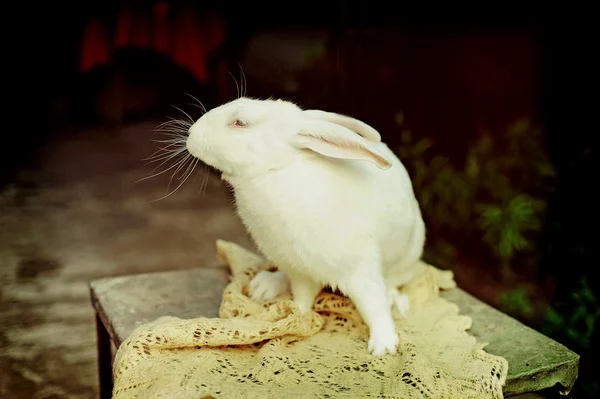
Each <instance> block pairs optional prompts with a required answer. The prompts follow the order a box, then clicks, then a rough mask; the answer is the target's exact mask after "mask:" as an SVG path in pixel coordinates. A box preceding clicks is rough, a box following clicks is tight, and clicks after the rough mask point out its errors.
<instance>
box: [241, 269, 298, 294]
mask: <svg viewBox="0 0 600 399" xmlns="http://www.w3.org/2000/svg"><path fill="white" fill-rule="evenodd" d="M289 289H290V288H289V282H288V279H287V277H286V276H285V274H283V273H282V272H281V271H275V272H270V271H267V270H262V271H260V272H259V273H257V274H256V276H254V278H253V279H252V281H250V285H249V286H248V291H249V293H250V297H251V298H252V299H254V300H255V301H269V300H271V299H275V298H277V297H278V296H279V295H281V294H283V293H285V292H288V291H289Z"/></svg>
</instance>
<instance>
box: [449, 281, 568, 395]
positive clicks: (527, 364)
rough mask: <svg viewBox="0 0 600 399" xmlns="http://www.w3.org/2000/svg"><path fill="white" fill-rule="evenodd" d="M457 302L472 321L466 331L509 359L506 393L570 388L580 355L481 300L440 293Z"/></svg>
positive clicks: (452, 292) (457, 291)
mask: <svg viewBox="0 0 600 399" xmlns="http://www.w3.org/2000/svg"><path fill="white" fill-rule="evenodd" d="M442 296H443V297H444V298H446V299H447V300H449V301H451V302H454V303H456V304H457V305H458V306H459V308H460V312H461V313H462V314H465V315H467V316H470V317H471V318H472V319H473V324H472V326H471V329H470V330H469V333H470V334H471V335H473V336H474V337H475V338H477V340H478V341H480V342H488V343H489V345H488V346H486V347H485V350H486V352H488V353H491V354H494V355H499V356H502V357H504V358H505V359H506V360H507V361H508V377H507V382H506V386H505V387H504V394H505V396H513V395H517V394H521V393H524V392H533V391H538V390H542V389H546V388H550V387H553V386H555V385H556V384H557V383H558V384H560V385H561V387H560V388H559V389H561V390H562V391H570V390H571V388H572V387H573V384H574V383H575V379H576V378H577V374H578V369H579V355H577V354H576V353H574V352H572V351H571V350H569V349H568V348H566V347H565V346H563V345H561V344H559V343H558V342H556V341H554V340H552V339H550V338H548V337H546V336H545V335H543V334H540V333H539V332H537V331H535V330H533V329H531V328H529V327H527V326H525V325H524V324H522V323H520V322H519V321H517V320H515V319H513V318H512V317H509V316H507V315H506V314H504V313H502V312H500V311H498V310H496V309H494V308H493V307H491V306H489V305H487V304H485V303H483V302H481V301H480V300H478V299H477V298H475V297H473V296H471V295H469V294H468V293H466V292H465V291H463V290H461V289H455V290H450V291H446V292H443V293H442Z"/></svg>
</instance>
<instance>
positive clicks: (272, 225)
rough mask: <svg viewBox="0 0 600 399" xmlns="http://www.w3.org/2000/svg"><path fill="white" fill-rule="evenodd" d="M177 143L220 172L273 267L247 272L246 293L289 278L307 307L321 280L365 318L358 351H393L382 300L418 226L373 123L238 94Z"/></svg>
mask: <svg viewBox="0 0 600 399" xmlns="http://www.w3.org/2000/svg"><path fill="white" fill-rule="evenodd" d="M186 145H187V149H188V151H189V152H190V153H191V154H192V155H193V156H195V157H197V158H199V159H200V160H202V161H203V162H205V163H207V164H208V165H211V166H213V167H214V168H216V169H218V170H219V171H220V172H222V179H223V180H225V181H226V182H228V183H229V184H230V185H231V186H232V188H233V191H234V195H235V203H236V207H237V212H238V214H239V216H240V218H241V220H242V222H243V223H244V225H245V226H246V228H247V229H248V231H249V233H250V235H251V236H252V238H253V240H254V241H255V242H256V245H257V246H258V248H259V249H260V250H261V251H262V253H263V254H264V255H265V257H266V258H267V259H268V260H269V261H270V262H272V263H273V264H275V265H277V266H278V267H279V270H280V271H281V272H279V273H278V272H275V273H271V274H265V273H261V274H259V275H257V276H256V278H255V279H256V282H253V284H251V288H253V291H254V296H255V297H261V296H262V297H274V296H276V295H278V294H279V293H281V292H282V291H284V290H286V289H287V282H286V281H289V285H290V289H291V292H292V295H293V298H294V302H295V303H296V304H297V305H298V307H299V308H300V310H301V311H303V312H308V311H310V310H311V309H312V306H313V302H314V300H315V297H316V296H317V295H318V293H319V292H320V291H321V289H322V288H323V287H324V286H326V285H328V286H331V287H332V288H334V289H336V288H337V289H339V290H340V291H341V292H343V293H344V294H345V295H347V296H348V297H349V298H350V299H351V300H352V301H353V303H354V304H355V305H356V307H357V309H358V311H359V312H360V314H361V316H362V317H363V319H364V321H365V323H366V324H367V326H368V327H369V331H370V338H369V342H368V350H369V352H370V353H372V354H373V355H376V356H380V355H384V354H385V353H386V352H389V353H395V352H396V346H397V344H398V335H397V333H396V331H395V327H394V322H393V318H392V305H393V304H394V303H395V306H396V307H397V308H398V309H399V310H400V311H401V313H404V312H406V311H407V310H408V300H407V299H408V298H407V297H406V296H402V295H400V294H399V292H398V290H397V287H399V286H401V285H403V284H405V283H407V282H408V281H409V280H410V279H411V278H412V277H413V276H414V275H415V273H417V272H418V271H419V269H420V267H422V263H421V262H418V261H419V259H420V257H421V255H422V251H423V246H424V242H425V226H424V223H423V219H422V217H421V212H420V209H419V205H418V203H417V200H416V199H415V195H414V192H413V188H412V184H411V181H410V178H409V176H408V173H407V172H406V169H405V168H404V166H403V165H402V163H401V162H400V160H399V159H398V158H397V157H396V156H395V155H394V153H393V152H392V151H391V150H390V149H389V148H388V147H387V146H386V145H385V144H383V143H381V137H380V135H379V133H378V132H377V131H376V130H375V129H373V128H372V127H370V126H369V125H367V124H365V123H363V122H361V121H359V120H356V119H353V118H350V117H347V116H343V115H339V114H335V113H330V112H324V111H317V110H304V111H303V110H302V109H301V108H299V107H298V106H297V105H295V104H293V103H291V102H288V101H283V100H270V99H269V100H256V99H249V98H239V99H237V100H234V101H231V102H229V103H226V104H224V105H221V106H219V107H217V108H214V109H212V110H210V111H208V112H207V113H206V114H204V115H203V116H202V117H201V118H200V119H198V121H196V122H195V123H194V124H193V125H192V127H191V128H190V129H189V136H188V138H187V143H186ZM283 275H285V276H286V277H287V279H285V278H284V277H283Z"/></svg>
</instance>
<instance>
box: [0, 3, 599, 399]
mask: <svg viewBox="0 0 600 399" xmlns="http://www.w3.org/2000/svg"><path fill="white" fill-rule="evenodd" d="M170 3H171V4H172V5H173V7H174V8H177V7H183V6H184V5H185V3H184V2H170ZM123 4H125V2H116V1H104V2H94V1H88V2H79V3H66V2H64V3H62V2H58V3H57V2H54V3H49V2H45V3H40V4H28V3H23V4H19V5H17V6H15V5H14V4H11V5H9V6H7V7H8V9H7V11H5V14H4V16H5V19H6V23H5V24H4V26H3V31H4V33H3V37H4V40H3V41H4V43H5V46H3V47H4V50H3V57H2V59H3V62H2V64H3V66H4V68H3V69H4V72H2V79H3V81H2V87H3V88H4V90H3V91H4V93H3V96H4V99H5V102H4V105H3V107H4V109H5V125H4V133H3V136H4V142H3V144H2V145H1V146H0V148H1V150H0V151H1V169H0V171H1V179H0V188H1V187H3V186H4V185H5V184H7V183H9V182H11V181H13V179H14V176H15V174H16V173H17V172H18V170H19V169H20V168H22V167H24V166H26V165H28V164H31V163H35V161H36V153H37V152H38V151H39V150H40V149H42V148H43V147H44V145H45V143H47V142H49V141H51V140H53V138H54V137H59V136H60V137H68V135H69V132H70V131H72V130H73V129H77V128H80V127H81V126H90V125H98V124H100V125H105V126H109V127H114V126H116V127H118V126H121V125H122V124H127V123H130V122H132V121H136V120H140V119H144V118H149V117H157V116H163V115H167V114H172V109H170V108H169V106H170V105H172V104H181V103H184V102H186V101H187V100H186V98H185V97H184V96H183V93H186V92H187V93H191V94H193V95H195V96H196V97H198V98H200V99H201V100H202V101H203V102H204V104H205V105H206V106H207V108H208V107H212V106H214V105H217V104H219V103H220V102H223V101H226V100H227V99H231V98H233V97H235V93H236V91H235V90H236V89H235V85H234V83H233V79H230V78H227V79H225V80H223V79H222V73H223V70H224V69H223V68H225V69H227V70H229V71H230V72H231V73H233V74H234V75H236V76H239V67H238V62H239V63H240V65H241V67H242V69H246V68H247V65H245V64H244V60H245V58H244V51H245V50H246V49H247V45H248V43H249V42H250V40H251V39H252V38H253V37H255V35H256V34H258V33H260V32H264V31H266V30H270V29H279V28H290V27H298V28H299V29H302V30H305V31H308V30H320V31H325V32H326V33H327V35H328V38H329V42H328V43H329V44H328V55H327V56H326V57H325V59H324V61H321V62H320V63H317V64H316V66H315V67H313V69H312V70H307V71H303V72H302V73H300V75H299V76H297V81H298V82H299V86H298V89H297V90H296V91H295V92H294V93H290V92H289V91H286V90H285V89H284V88H283V87H278V86H277V85H276V84H273V83H268V82H264V81H261V79H260V77H258V76H254V77H253V76H250V75H249V76H248V90H249V91H248V94H249V95H250V96H256V97H263V96H270V95H274V96H286V97H289V98H291V99H293V100H294V101H296V102H298V103H300V104H302V105H305V106H307V107H315V108H322V109H328V110H331V111H336V112H342V113H348V114H351V115H353V116H356V117H358V118H361V119H364V120H365V121H367V122H368V123H370V124H372V125H374V126H375V127H376V128H377V129H378V130H380V131H381V133H382V136H383V138H384V140H385V141H387V142H388V143H390V144H391V145H397V144H398V143H399V142H400V138H399V134H397V129H395V127H394V123H395V122H394V113H395V112H398V111H400V110H401V111H402V112H403V113H404V115H405V118H406V124H408V127H409V128H410V129H411V130H412V131H414V132H416V133H417V134H419V135H421V136H428V137H432V138H433V140H434V141H435V142H436V145H438V146H440V147H442V148H443V149H444V151H445V152H446V153H447V154H448V155H449V156H450V157H451V158H452V159H453V160H460V159H461V157H464V153H465V151H466V148H467V146H468V145H469V143H470V142H471V141H473V140H474V139H475V138H476V137H477V136H478V134H479V133H480V131H481V130H482V129H489V130H491V131H497V130H499V129H500V130H501V129H504V128H505V127H506V125H507V124H510V123H512V122H514V120H516V119H517V118H520V117H523V116H525V117H528V118H529V119H530V120H532V121H533V123H534V124H536V126H540V127H541V128H542V129H543V131H544V142H543V143H540V145H543V146H547V147H548V149H549V154H550V156H551V160H552V162H553V164H554V166H555V168H556V171H557V184H556V187H555V189H554V191H553V193H552V195H551V196H550V197H549V198H547V201H548V213H547V219H546V221H545V224H544V229H543V234H542V235H541V238H540V241H539V243H538V245H539V248H540V249H541V252H542V258H541V261H540V262H541V263H540V265H539V268H538V269H537V271H536V273H535V275H534V276H533V277H530V279H531V281H532V282H533V283H534V284H539V285H540V286H543V284H546V282H547V281H551V282H552V283H549V284H548V285H547V286H548V287H551V288H548V289H547V290H546V291H545V299H546V301H547V303H548V304H552V305H553V306H555V307H557V308H559V309H562V310H563V311H564V312H566V313H569V312H572V311H573V308H572V306H574V305H573V304H572V303H571V302H570V298H571V294H572V292H573V291H574V290H575V288H574V287H575V285H576V284H577V282H578V281H579V279H580V277H581V276H589V277H590V278H589V279H588V281H589V283H590V285H591V289H592V291H593V292H594V293H595V294H596V296H598V295H599V293H600V290H599V288H598V279H596V278H594V276H593V274H594V267H593V265H597V263H598V262H597V261H596V262H594V263H592V256H593V255H595V253H594V252H593V251H592V245H591V244H592V243H591V241H592V237H596V236H597V234H595V230H592V226H591V224H592V220H595V219H596V218H595V217H596V216H597V214H596V207H595V205H596V204H597V203H598V202H597V196H596V194H595V193H596V187H594V186H595V184H596V182H597V181H598V180H597V176H596V173H592V171H593V170H598V169H597V162H596V160H597V156H596V151H597V149H596V147H595V146H593V145H592V139H593V138H594V136H595V135H596V134H597V133H596V130H597V127H596V125H597V122H596V120H595V119H596V115H597V111H596V108H597V105H596V104H597V98H596V97H597V86H596V74H597V70H598V69H597V62H596V61H595V59H596V58H597V57H596V54H595V52H596V49H597V47H598V46H597V44H596V42H595V40H596V39H595V38H596V37H597V36H598V32H597V30H598V29H597V26H598V23H597V21H595V20H594V18H593V13H592V12H591V10H589V9H585V8H580V9H577V8H575V7H574V6H571V5H562V6H561V7H562V8H559V7H558V6H557V7H555V8H548V7H547V6H543V7H542V6H541V5H540V6H534V5H528V6H527V5H524V4H521V3H518V5H517V3H516V4H515V5H509V4H508V3H486V4H485V5H481V4H479V6H478V7H476V6H464V7H458V6H453V7H452V8H449V9H444V8H442V7H439V6H437V5H433V4H432V5H430V6H429V5H428V6H421V7H419V8H417V7H415V6H411V5H408V4H403V3H397V2H388V3H384V2H377V1H370V2H349V1H332V2H324V1H321V2H317V1H303V2H294V3H286V4H281V3H266V2H263V3H261V2H220V3H219V4H216V2H208V1H205V2H193V3H189V4H192V6H193V8H194V9H196V10H197V11H198V13H199V14H201V15H204V14H206V13H208V12H209V11H210V12H215V13H216V15H218V16H220V18H221V19H222V20H223V22H224V24H225V26H226V28H227V34H226V38H225V41H224V42H223V43H221V45H220V46H219V48H218V49H216V50H215V51H214V52H212V53H211V54H210V56H209V57H208V61H207V65H208V68H209V79H208V80H207V82H204V83H201V82H198V81H197V79H195V78H194V76H193V74H191V73H190V72H189V71H188V70H186V69H185V68H182V67H181V66H180V65H177V64H176V63H174V62H173V61H172V60H171V59H169V57H168V56H164V55H160V54H156V53H155V52H153V51H151V50H148V49H139V48H138V49H136V48H127V49H124V50H120V51H116V52H113V53H112V56H111V61H110V62H109V63H106V65H100V66H98V67H97V68H95V69H93V70H91V71H87V72H85V73H84V72H82V71H81V70H80V68H79V62H80V56H81V51H82V35H83V31H84V29H85V27H86V26H87V24H88V23H89V21H90V19H91V18H92V17H96V18H99V20H100V21H101V22H102V23H103V24H104V26H106V28H107V31H109V32H111V31H112V30H114V26H115V24H116V20H117V16H118V13H119V10H120V6H121V5H123ZM127 4H130V5H132V6H133V7H134V9H137V10H148V9H151V7H152V4H153V3H152V2H129V3H127ZM270 56H272V57H273V58H277V57H278V56H283V57H285V55H281V54H277V53H275V52H273V53H272V54H270ZM115 71H118V72H117V73H118V75H115ZM115 76H119V79H121V80H120V82H122V84H123V85H124V87H125V89H123V90H125V91H126V90H128V89H127V87H129V86H128V85H130V84H131V85H134V86H135V85H137V87H146V88H148V87H149V88H150V89H149V90H150V92H151V93H153V95H150V96H148V97H147V99H146V100H145V101H140V102H139V103H138V105H137V106H132V107H130V108H129V109H128V108H127V107H124V108H123V109H118V110H117V111H115V112H112V113H111V112H102V111H99V108H98V98H99V96H102V95H105V94H102V93H103V90H106V88H107V87H110V85H111V82H112V80H111V79H114V77H115ZM238 80H239V78H238ZM123 82H124V83H123ZM142 97H143V95H142ZM107 98H108V99H109V100H107V101H109V102H110V99H111V98H113V97H110V96H108V97H107ZM198 116H199V115H195V117H198ZM113 134H118V129H117V133H113ZM479 269H481V270H479V271H477V270H467V271H465V273H471V272H472V273H474V275H477V276H478V275H480V274H481V273H483V274H484V275H487V274H493V272H488V271H486V268H485V267H484V266H481V267H480V268H479ZM459 270H460V269H459ZM477 273H480V274H477ZM461 279H462V280H461ZM457 280H458V281H459V284H460V285H462V286H465V288H466V289H467V290H469V291H471V292H473V293H474V294H476V295H477V296H479V297H481V298H483V299H484V300H488V302H493V301H492V300H490V299H489V298H488V297H487V296H486V295H487V294H486V292H479V291H478V287H477V284H476V283H471V285H469V281H470V280H469V278H467V276H464V275H461V274H460V273H458V274H457ZM472 280H473V279H472ZM474 280H477V279H474ZM461 281H464V284H461ZM544 287H546V285H544ZM542 324H543V323H541V324H537V325H535V326H534V327H536V328H541V327H542ZM596 325H598V322H596ZM598 330H599V329H598V328H595V329H594V336H593V337H592V339H591V340H590V343H589V344H586V345H585V346H580V343H578V342H576V341H574V340H572V339H571V338H570V336H569V334H568V332H567V331H562V332H561V331H555V332H554V334H555V335H554V338H555V339H557V340H559V342H562V343H564V344H565V345H567V346H569V347H570V348H572V349H573V350H575V351H577V352H578V353H580V354H581V355H582V365H581V376H580V379H579V382H578V384H577V385H576V390H575V392H574V397H586V396H587V395H588V394H590V392H591V391H590V389H592V388H590V386H591V385H593V384H591V381H594V380H595V379H596V378H595V377H594V376H592V375H591V370H592V367H591V366H590V362H591V361H592V359H595V358H596V355H595V354H594V353H597V347H598V338H597V336H598ZM586 384H587V385H586ZM581 387H583V388H581ZM578 389H579V390H580V391H577V390H578Z"/></svg>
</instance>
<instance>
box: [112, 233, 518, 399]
mask: <svg viewBox="0 0 600 399" xmlns="http://www.w3.org/2000/svg"><path fill="white" fill-rule="evenodd" d="M217 249H218V255H219V258H220V259H221V260H222V261H224V262H225V263H227V264H228V265H229V266H230V268H231V272H232V279H231V282H230V283H229V285H228V286H227V288H226V289H225V292H224V293H223V299H222V304H221V308H220V311H219V318H197V319H188V320H185V319H179V318H176V317H169V316H167V317H161V318H159V319H157V320H155V321H153V322H151V323H148V324H145V325H142V326H140V327H138V328H136V329H135V330H134V331H133V332H132V333H131V335H130V336H129V337H128V339H127V340H126V341H125V342H124V343H123V344H122V345H121V346H120V347H119V349H118V351H117V354H116V358H115V362H114V370H113V371H114V390H113V397H114V398H117V399H121V398H122V399H125V398H261V399H262V398H317V397H318V398H336V397H347V398H363V397H364V398H368V397H377V398H449V399H450V398H451V399H454V398H502V397H503V395H502V386H503V385H504V382H505V381H506V375H507V371H508V363H507V362H506V360H505V359H503V358H501V357H498V356H493V355H491V354H489V353H486V352H485V351H484V350H483V349H482V348H483V347H484V345H485V344H482V343H478V342H477V341H476V340H475V338H474V337H472V336H470V335H469V334H468V333H467V332H466V330H468V329H469V327H470V325H471V319H470V318H469V317H467V316H463V315H459V309H458V306H456V305H455V304H453V303H450V302H448V301H446V300H444V299H443V298H441V297H439V295H438V293H439V290H440V289H452V288H454V287H455V286H456V285H455V283H454V280H453V275H452V273H451V272H448V271H441V270H439V269H436V268H434V267H432V266H430V265H427V267H426V268H425V272H424V273H423V274H422V275H420V276H419V277H418V278H416V279H415V280H413V281H412V282H411V283H410V284H408V285H407V286H405V287H404V288H403V289H402V290H401V291H403V292H404V293H406V294H407V295H408V296H409V298H410V301H411V308H410V310H409V312H408V314H407V316H406V318H400V316H398V319H397V320H396V328H397V331H398V333H399V337H400V344H399V347H398V354H396V355H389V354H388V355H385V356H382V357H374V356H372V355H370V354H368V352H367V340H368V328H367V327H366V326H365V324H364V323H363V321H362V318H361V317H360V315H359V314H358V312H357V310H356V308H355V307H354V305H353V304H352V302H351V301H350V300H349V299H347V298H345V297H343V296H340V295H336V294H333V293H330V292H326V291H323V292H322V293H321V294H320V295H319V297H318V298H317V300H316V302H315V305H314V308H313V309H314V311H313V312H311V313H306V314H301V313H300V312H299V310H298V308H297V307H296V305H295V304H294V302H293V301H292V300H291V296H290V294H284V295H281V296H280V297H278V298H276V299H275V300H273V301H267V302H264V303H257V302H255V301H253V300H252V299H250V298H249V296H248V295H247V286H248V283H249V282H250V281H251V279H252V277H253V276H254V275H255V274H256V273H257V272H259V271H260V270H267V269H269V268H271V267H272V266H271V265H269V263H268V262H266V261H265V260H264V259H263V258H261V257H260V256H258V255H256V254H254V253H252V252H250V251H248V250H246V249H244V248H242V247H240V246H238V245H237V244H235V243H231V242H226V241H217Z"/></svg>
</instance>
